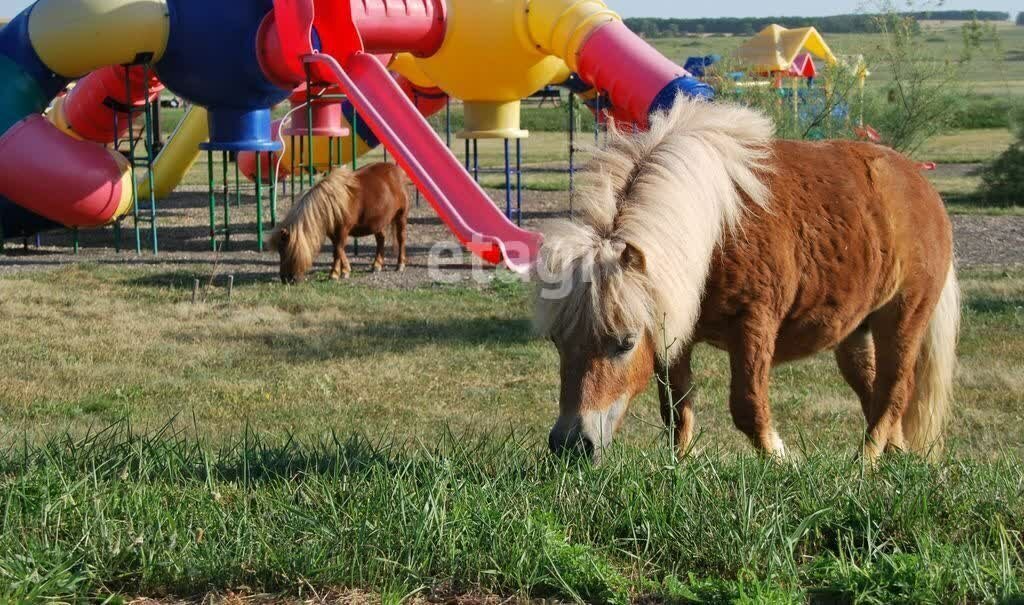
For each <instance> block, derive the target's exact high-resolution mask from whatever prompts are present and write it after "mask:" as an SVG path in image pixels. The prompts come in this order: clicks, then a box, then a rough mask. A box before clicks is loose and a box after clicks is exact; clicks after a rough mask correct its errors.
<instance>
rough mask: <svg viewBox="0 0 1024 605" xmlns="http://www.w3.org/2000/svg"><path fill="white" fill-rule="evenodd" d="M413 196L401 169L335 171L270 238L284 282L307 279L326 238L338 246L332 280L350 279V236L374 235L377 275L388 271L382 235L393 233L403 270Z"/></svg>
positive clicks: (390, 166) (376, 167)
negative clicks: (279, 256)
mask: <svg viewBox="0 0 1024 605" xmlns="http://www.w3.org/2000/svg"><path fill="white" fill-rule="evenodd" d="M408 218H409V196H408V194H407V193H406V191H405V177H404V175H403V174H402V171H401V169H400V168H398V166H395V165H394V164H387V163H377V164H370V165H368V166H366V167H364V168H360V169H359V170H355V171H353V170H350V169H348V168H345V167H341V168H335V169H334V170H332V171H331V172H330V174H328V175H327V176H325V177H324V178H323V180H321V181H320V182H319V183H317V184H316V186H314V187H313V188H312V189H310V190H309V191H308V192H306V194H305V195H303V196H302V199H300V200H299V202H298V203H297V204H295V206H294V207H293V208H292V209H291V211H289V212H288V216H286V217H285V219H284V220H283V221H282V222H281V226H280V227H278V228H277V229H276V230H275V231H274V233H273V234H272V235H271V237H270V246H271V248H273V249H274V250H277V251H278V253H279V254H280V255H281V281H282V282H284V283H293V282H296V281H301V280H302V279H304V278H305V275H306V273H307V272H308V271H309V269H310V267H312V266H313V259H314V258H316V255H317V254H319V252H320V246H321V245H322V244H323V241H324V238H330V240H331V243H333V244H334V266H333V267H331V279H348V278H349V276H350V275H351V274H352V267H351V265H349V262H348V257H347V256H346V255H345V243H346V242H347V241H348V238H349V236H352V237H363V236H366V235H370V234H372V235H373V236H374V237H375V238H376V239H377V255H376V256H375V257H374V259H373V270H374V271H375V272H376V271H380V270H382V269H383V268H384V241H385V239H384V232H385V231H386V230H387V228H388V226H391V227H392V228H393V229H394V232H395V249H396V251H397V254H398V270H399V271H402V270H404V269H405V237H406V225H407V221H408Z"/></svg>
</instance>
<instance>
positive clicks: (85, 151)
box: [0, 115, 131, 227]
mask: <svg viewBox="0 0 1024 605" xmlns="http://www.w3.org/2000/svg"><path fill="white" fill-rule="evenodd" d="M0 157H3V158H4V161H3V162H2V163H0V195H3V196H5V197H7V198H8V199H10V200H11V201H13V202H15V203H16V204H18V205H19V206H22V207H23V208H26V209H28V210H31V211H32V212H34V213H36V214H38V215H40V216H44V217H46V218H48V219H50V220H51V221H54V222H57V223H61V224H63V225H68V226H74V227H98V226H100V225H105V224H107V223H109V222H110V220H111V219H113V218H114V216H115V215H116V213H117V210H118V208H119V207H120V206H121V205H122V204H123V202H124V196H125V195H127V196H129V197H130V196H131V192H130V191H125V188H124V184H125V182H126V180H125V178H124V175H125V170H126V166H127V161H125V160H124V159H123V158H120V156H119V155H115V154H113V153H111V152H110V151H108V150H106V149H104V148H103V147H100V146H99V145H97V144H96V143H93V142H91V141H80V140H78V139H73V138H71V137H69V136H67V135H66V134H64V133H63V132H61V131H60V130H58V129H57V128H56V127H55V126H54V125H53V124H51V123H50V122H49V121H47V120H46V119H45V118H44V117H42V116H39V115H33V116H29V117H27V118H25V119H24V120H22V121H21V122H18V123H17V124H15V125H14V126H12V127H11V128H10V130H8V131H7V132H6V133H4V135H3V136H2V137H0ZM127 182H128V183H129V187H130V181H127Z"/></svg>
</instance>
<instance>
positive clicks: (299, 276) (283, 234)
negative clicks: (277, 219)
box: [270, 225, 319, 284]
mask: <svg viewBox="0 0 1024 605" xmlns="http://www.w3.org/2000/svg"><path fill="white" fill-rule="evenodd" d="M303 235H304V234H303V233H301V232H298V231H296V230H294V227H292V226H286V225H282V226H280V227H278V228H277V229H275V230H274V232H273V233H272V234H271V236H270V248H271V250H276V251H277V253H278V255H279V256H280V258H281V269H280V275H281V283H283V284H294V283H298V282H301V281H303V280H304V279H306V274H307V273H308V272H309V270H310V268H311V267H312V266H313V252H312V251H310V246H309V243H308V242H306V241H304V240H305V238H304V237H303ZM317 247H319V243H318V244H317Z"/></svg>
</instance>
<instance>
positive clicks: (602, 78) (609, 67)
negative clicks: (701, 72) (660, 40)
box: [578, 21, 688, 128]
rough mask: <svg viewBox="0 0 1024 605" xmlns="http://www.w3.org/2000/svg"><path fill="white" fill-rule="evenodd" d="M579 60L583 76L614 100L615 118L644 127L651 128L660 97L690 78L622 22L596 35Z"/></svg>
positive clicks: (603, 28)
mask: <svg viewBox="0 0 1024 605" xmlns="http://www.w3.org/2000/svg"><path fill="white" fill-rule="evenodd" d="M578 61H579V75H580V77H581V78H583V80H584V81H586V82H589V83H590V84H591V85H593V86H594V87H596V88H597V89H599V90H604V91H607V93H608V96H609V97H611V99H612V103H613V104H614V105H615V111H614V114H613V115H614V116H615V117H616V118H617V119H619V120H623V121H626V122H632V123H635V124H637V125H638V126H639V127H641V128H646V127H647V125H648V116H649V113H650V110H651V104H652V103H653V102H654V100H655V98H656V97H657V96H658V94H659V93H660V92H661V91H662V90H664V89H665V87H666V86H668V85H669V83H671V82H672V81H673V80H675V79H676V78H680V77H683V76H686V75H688V73H687V71H686V70H685V69H683V68H682V67H680V66H678V65H676V64H675V63H673V62H672V61H670V60H669V59H668V58H666V57H665V56H664V55H662V54H661V53H659V52H658V51H657V50H655V49H654V47H653V46H651V45H650V44H648V43H647V42H644V40H643V39H641V38H640V37H639V36H637V35H636V34H634V33H633V32H632V31H630V29H629V28H628V27H626V25H625V24H624V23H622V22H621V21H613V22H609V23H608V24H606V25H603V26H601V27H600V28H598V29H597V31H595V32H594V33H592V34H591V35H590V37H589V38H587V41H586V42H584V43H583V46H582V47H581V48H580V52H579V58H578Z"/></svg>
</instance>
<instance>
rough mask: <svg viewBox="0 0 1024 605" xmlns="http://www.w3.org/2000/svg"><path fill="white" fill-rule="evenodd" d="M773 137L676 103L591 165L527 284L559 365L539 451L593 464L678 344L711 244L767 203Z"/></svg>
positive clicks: (691, 325)
mask: <svg viewBox="0 0 1024 605" xmlns="http://www.w3.org/2000/svg"><path fill="white" fill-rule="evenodd" d="M772 132H773V128H772V124H771V122H770V121H769V120H767V119H766V118H765V117H763V116H762V115H760V114H758V113H756V112H754V111H752V110H749V109H745V108H741V107H737V106H732V105H728V104H708V103H703V102H699V101H693V100H688V99H685V98H679V99H677V100H676V103H675V105H674V107H673V108H672V110H670V111H668V112H665V113H661V114H658V115H656V116H654V117H653V118H652V121H651V128H650V129H649V130H648V131H646V132H639V133H626V132H619V131H617V130H616V129H615V128H614V127H613V128H612V129H611V132H610V134H609V139H608V145H607V147H606V148H605V149H602V150H599V151H597V152H595V157H594V160H593V162H592V163H591V166H590V169H589V170H588V176H589V178H588V182H587V186H586V187H585V188H584V190H583V192H582V193H581V196H580V205H579V208H580V210H579V211H578V213H577V214H576V216H575V217H574V219H573V220H571V221H569V220H567V221H560V222H558V223H556V224H554V225H552V226H551V227H550V228H549V229H548V232H547V233H546V234H545V238H544V245H543V246H542V248H541V252H540V259H539V262H538V263H537V265H536V273H535V275H534V278H535V281H536V282H537V283H538V284H539V287H538V294H537V298H536V323H537V328H538V329H539V331H540V332H541V334H543V335H544V336H546V337H547V338H549V339H550V340H551V341H552V342H554V344H555V346H556V347H557V348H558V354H559V359H560V365H561V368H560V374H561V390H560V395H559V415H558V420H557V421H556V422H555V426H554V428H553V429H552V430H551V435H550V437H549V444H550V446H551V449H552V450H554V451H556V452H560V451H565V450H572V451H579V452H582V453H586V454H588V455H589V456H590V457H591V458H594V459H597V458H599V457H600V455H601V452H602V450H603V449H604V448H605V447H607V446H608V445H609V444H610V443H611V441H612V437H613V436H614V434H615V432H616V430H617V429H618V428H619V426H620V424H621V423H622V420H623V418H624V416H625V414H626V410H627V408H628V406H629V403H630V401H631V400H632V399H633V398H634V397H635V396H636V395H637V394H639V393H640V392H641V391H643V390H644V389H645V388H646V386H647V384H648V383H649V382H650V378H651V376H652V374H653V373H654V369H655V367H657V366H660V365H668V364H670V363H671V362H672V361H673V360H674V358H675V357H676V356H677V355H678V354H679V352H680V351H681V350H684V349H685V347H686V345H687V344H688V343H689V342H690V340H691V339H692V337H693V331H694V329H695V326H696V324H697V320H698V318H699V315H700V304H701V298H702V296H703V290H704V283H705V281H706V279H707V275H708V271H709V268H710V265H711V259H712V256H713V254H714V251H715V249H716V247H717V246H718V245H719V243H720V241H721V238H722V235H723V234H724V233H725V232H727V231H729V230H732V229H735V228H736V227H737V225H738V224H739V220H740V217H741V215H742V214H743V212H744V209H745V208H746V204H745V200H749V201H750V202H751V203H754V204H758V205H765V204H766V203H767V199H768V192H767V190H766V188H765V186H764V185H763V184H762V181H761V178H760V177H759V175H758V173H759V172H760V171H762V170H764V169H765V162H764V160H766V159H767V157H768V151H767V146H768V142H769V141H770V139H771V136H772Z"/></svg>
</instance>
